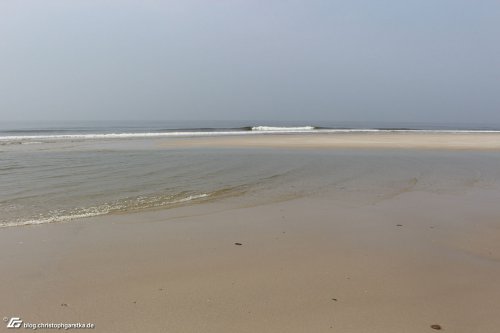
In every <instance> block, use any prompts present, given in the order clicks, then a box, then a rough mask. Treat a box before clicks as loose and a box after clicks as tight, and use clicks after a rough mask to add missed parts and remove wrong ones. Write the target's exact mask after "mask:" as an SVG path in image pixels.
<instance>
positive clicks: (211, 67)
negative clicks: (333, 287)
mask: <svg viewBox="0 0 500 333" xmlns="http://www.w3.org/2000/svg"><path fill="white" fill-rule="evenodd" d="M39 119H49V120H56V119H57V120H100V119H111V120H112V119H149V120H150V119H166V120H168V119H175V120H180V119H187V120H189V119H207V120H209V119H229V120H234V119H236V120H237V119H259V120H267V119H268V120H279V119H286V120H305V121H308V120H316V121H319V120H329V121H373V120H381V121H424V122H476V123H477V122H480V123H491V122H495V123H500V1H498V0H491V1H490V0H480V1H471V0H464V1H461V0H406V1H401V0H392V1H389V0H377V1H374V0H345V1H335V0H328V1H326V0H325V1H320V0H302V1H293V0H289V1H285V0H282V1H273V0H204V1H203V0H178V1H152V0H136V1H125V0H116V1H105V0H59V1H55V0H44V1H39V0H32V1H24V0H2V1H0V122H1V121H9V120H39Z"/></svg>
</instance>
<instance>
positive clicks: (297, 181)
mask: <svg viewBox="0 0 500 333" xmlns="http://www.w3.org/2000/svg"><path fill="white" fill-rule="evenodd" d="M395 131H396V132H398V131H405V132H470V133H474V132H480V133H483V132H484V133H490V132H500V127H498V126H491V125H475V126H470V125H468V126H464V125H460V124H447V125H429V124H408V123H404V124H377V123H369V124H367V123H326V122H322V123H320V124H313V123H294V122H257V121H254V122H248V121H247V122H243V121H241V122H236V121H234V122H224V121H213V122H209V121H205V122H193V121H191V122H166V121H157V122H137V121H135V122H67V123H39V122H33V123H26V122H25V123H0V227H19V226H34V225H40V224H46V223H56V222H59V223H62V222H69V221H73V220H77V219H78V220H80V219H83V218H86V217H93V216H102V215H108V214H124V213H133V212H137V211H143V210H149V209H169V208H175V207H179V206H184V205H193V204H199V203H207V202H213V201H224V200H226V201H227V200H232V202H233V203H235V204H238V205H241V206H248V205H259V204H265V203H266V202H270V201H276V200H289V199H293V198H298V197H303V196H311V195H313V196H314V195H316V196H318V197H321V196H325V194H326V193H329V197H330V198H333V199H335V200H340V201H342V200H346V202H347V201H349V200H351V199H352V198H354V197H355V198H358V199H359V200H360V201H359V200H358V201H359V202H364V203H366V204H368V203H372V204H373V203H374V202H377V200H382V199H383V198H386V197H390V196H394V195H398V194H400V193H403V192H405V191H408V190H425V191H435V192H440V191H441V192H443V191H461V190H465V189H468V188H470V187H471V186H496V180H497V179H500V175H499V170H498V169H499V168H498V165H500V156H498V154H496V153H487V152H469V153H463V152H444V153H443V152H439V153H438V152H425V153H423V152H408V151H404V150H400V151H394V150H393V151H376V152H375V151H359V150H341V149H336V150H324V149H323V150H321V149H317V150H315V149H307V150H294V149H265V148H262V149H250V148H245V149H236V148H225V149H222V148H219V149H217V148H190V149H185V148H182V147H179V148H175V147H173V148H172V147H169V148H165V147H163V146H161V144H159V143H160V142H164V140H170V139H173V138H179V137H184V138H190V137H198V138H199V137H212V136H241V135H282V134H287V135H290V134H292V135H293V134H311V135H314V134H315V133H323V134H324V133H332V134H334V133H346V132H348V133H349V132H360V133H364V132H367V133H368V132H395Z"/></svg>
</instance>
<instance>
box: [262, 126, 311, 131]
mask: <svg viewBox="0 0 500 333" xmlns="http://www.w3.org/2000/svg"><path fill="white" fill-rule="evenodd" d="M314 129H315V128H314V126H297V127H277V126H254V127H252V131H261V132H302V131H312V130H314Z"/></svg>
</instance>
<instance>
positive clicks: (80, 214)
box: [0, 193, 210, 228]
mask: <svg viewBox="0 0 500 333" xmlns="http://www.w3.org/2000/svg"><path fill="white" fill-rule="evenodd" d="M208 196H210V194H207V193H201V194H194V195H190V196H187V197H185V198H181V199H178V200H173V201H161V202H155V200H157V199H158V198H157V197H152V199H153V200H152V202H149V201H147V200H144V199H143V198H142V197H139V198H137V200H138V201H140V202H141V203H143V204H144V205H138V206H131V207H130V206H127V205H126V204H122V203H117V204H103V205H100V206H98V207H90V208H80V209H77V210H75V211H74V212H73V213H71V212H70V213H69V214H61V215H57V211H56V212H53V213H52V214H53V215H52V216H49V217H43V218H39V219H30V220H24V221H12V222H2V223H0V228H7V227H18V226H26V225H38V224H47V223H56V222H69V221H72V220H76V219H82V218H86V217H95V216H101V215H106V214H109V213H113V212H118V211H123V210H127V209H129V210H130V211H134V210H138V209H141V208H153V207H162V206H167V205H175V204H179V203H185V202H189V201H193V200H196V199H201V198H206V197H208Z"/></svg>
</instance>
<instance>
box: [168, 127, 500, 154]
mask: <svg viewBox="0 0 500 333" xmlns="http://www.w3.org/2000/svg"><path fill="white" fill-rule="evenodd" d="M161 146H163V147H170V148H176V147H179V146H180V147H224V148H234V147H249V148H358V149H365V148H399V149H444V150H467V149H474V150H500V133H460V132H457V133H453V132H450V133H412V132H404V131H403V132H393V133H385V132H381V133H361V134H360V133H344V134H333V135H332V134H314V135H297V134H294V135H287V134H283V135H272V136H270V135H257V136H238V137H211V138H180V139H176V140H168V141H164V142H162V144H161Z"/></svg>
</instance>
